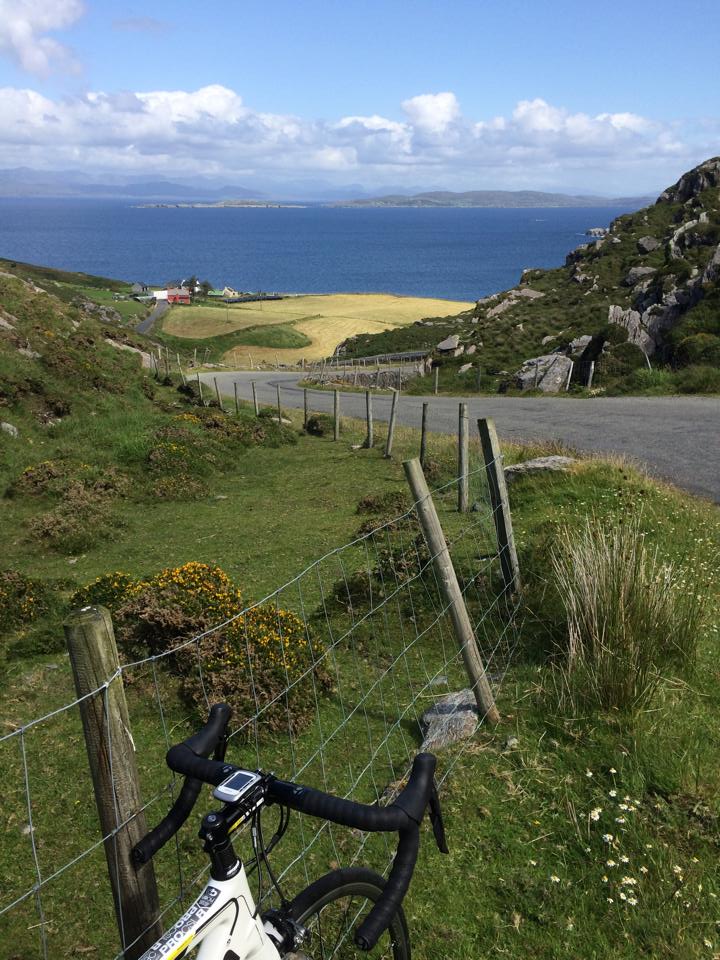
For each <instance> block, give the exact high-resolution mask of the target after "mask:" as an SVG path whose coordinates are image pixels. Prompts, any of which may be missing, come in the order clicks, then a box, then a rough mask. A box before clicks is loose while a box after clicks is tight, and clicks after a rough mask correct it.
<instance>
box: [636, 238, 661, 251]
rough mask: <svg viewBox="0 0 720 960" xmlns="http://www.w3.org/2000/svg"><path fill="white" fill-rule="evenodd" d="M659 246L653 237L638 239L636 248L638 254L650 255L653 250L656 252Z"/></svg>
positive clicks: (658, 242)
mask: <svg viewBox="0 0 720 960" xmlns="http://www.w3.org/2000/svg"><path fill="white" fill-rule="evenodd" d="M659 246H660V241H659V240H656V239H655V237H640V239H639V240H638V242H637V248H638V250H639V251H640V253H652V252H653V250H657V248H658V247H659Z"/></svg>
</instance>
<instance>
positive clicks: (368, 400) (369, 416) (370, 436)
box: [365, 390, 375, 450]
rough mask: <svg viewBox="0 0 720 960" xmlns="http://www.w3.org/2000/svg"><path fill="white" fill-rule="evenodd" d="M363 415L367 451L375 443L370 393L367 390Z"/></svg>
mask: <svg viewBox="0 0 720 960" xmlns="http://www.w3.org/2000/svg"><path fill="white" fill-rule="evenodd" d="M365 415H366V418H367V437H366V438H365V446H366V447H367V448H368V450H369V449H370V448H371V447H372V445H373V444H374V443H375V438H374V437H373V408H372V393H371V392H370V391H369V390H366V391H365Z"/></svg>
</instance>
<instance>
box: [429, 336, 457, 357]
mask: <svg viewBox="0 0 720 960" xmlns="http://www.w3.org/2000/svg"><path fill="white" fill-rule="evenodd" d="M459 344H460V337H459V335H458V334H457V333H453V334H451V335H450V336H449V337H446V338H445V339H444V340H441V341H440V343H439V344H438V345H437V347H436V348H435V349H436V350H439V351H440V352H441V353H449V352H450V351H452V350H457V348H458V346H459Z"/></svg>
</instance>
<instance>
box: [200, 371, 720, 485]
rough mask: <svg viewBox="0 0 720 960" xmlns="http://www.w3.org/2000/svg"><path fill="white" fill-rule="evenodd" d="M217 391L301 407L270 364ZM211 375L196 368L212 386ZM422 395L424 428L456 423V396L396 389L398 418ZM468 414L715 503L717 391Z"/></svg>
mask: <svg viewBox="0 0 720 960" xmlns="http://www.w3.org/2000/svg"><path fill="white" fill-rule="evenodd" d="M215 376H217V379H218V385H219V387H220V390H221V392H222V393H226V394H228V395H230V396H232V393H233V382H234V381H237V384H238V395H239V396H240V397H241V398H242V399H244V400H251V399H252V388H251V386H250V382H251V381H252V380H255V382H256V384H257V391H258V398H259V400H260V403H261V404H264V405H271V404H274V403H276V402H277V399H276V384H278V383H279V384H280V387H281V396H282V403H283V405H284V406H287V407H300V408H301V407H302V405H303V393H302V388H300V387H298V386H297V382H298V374H297V373H277V372H273V371H255V372H252V373H251V372H236V373H221V372H218V373H217V374H215ZM212 378H213V374H205V375H203V380H205V381H207V382H209V383H210V385H211V386H212ZM311 397H312V399H311V401H310V407H311V409H312V410H317V411H326V412H328V413H330V412H331V411H332V393H330V392H328V391H322V390H312V391H311ZM424 399H425V400H428V399H429V400H430V412H429V414H430V415H429V426H430V429H432V430H434V431H437V432H442V433H453V432H454V431H455V430H456V429H457V412H458V403H459V398H454V397H425V398H423V397H411V396H406V395H405V394H401V396H400V401H399V404H398V421H399V422H400V423H403V424H407V425H408V426H414V427H419V426H420V417H421V414H422V404H423V400H424ZM341 409H342V413H343V414H345V415H347V416H354V417H361V418H362V417H364V416H365V397H364V395H363V394H360V393H343V394H342V401H341ZM468 412H469V414H470V419H471V421H472V420H473V418H475V419H476V418H477V417H492V418H493V419H494V420H495V424H496V426H497V429H498V433H499V434H500V436H501V437H507V438H508V439H512V440H530V439H540V438H543V439H547V438H557V439H559V440H562V441H564V442H565V443H568V444H570V445H571V446H574V447H576V448H577V449H578V450H583V451H588V452H600V453H620V454H624V455H626V456H628V457H630V458H631V459H632V460H634V461H636V462H638V463H639V464H640V465H642V466H643V467H644V468H645V469H646V470H647V471H648V472H649V473H650V474H652V475H654V476H658V477H662V478H664V479H666V480H670V481H672V482H673V483H675V484H677V485H678V486H679V487H684V488H685V489H686V490H690V491H692V492H693V493H696V494H699V495H700V496H704V497H707V498H709V499H710V500H713V501H714V502H715V503H720V398H716V397H598V398H596V399H571V398H565V397H527V398H525V397H475V398H470V399H468ZM373 413H374V415H375V418H376V419H377V420H387V419H388V417H389V414H390V397H389V396H387V395H376V396H374V397H373Z"/></svg>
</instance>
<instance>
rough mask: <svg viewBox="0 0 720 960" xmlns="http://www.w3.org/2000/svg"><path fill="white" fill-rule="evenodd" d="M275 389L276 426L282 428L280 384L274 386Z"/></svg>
mask: <svg viewBox="0 0 720 960" xmlns="http://www.w3.org/2000/svg"><path fill="white" fill-rule="evenodd" d="M275 389H276V390H277V407H278V426H282V407H281V406H280V384H279V383H276V384H275Z"/></svg>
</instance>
